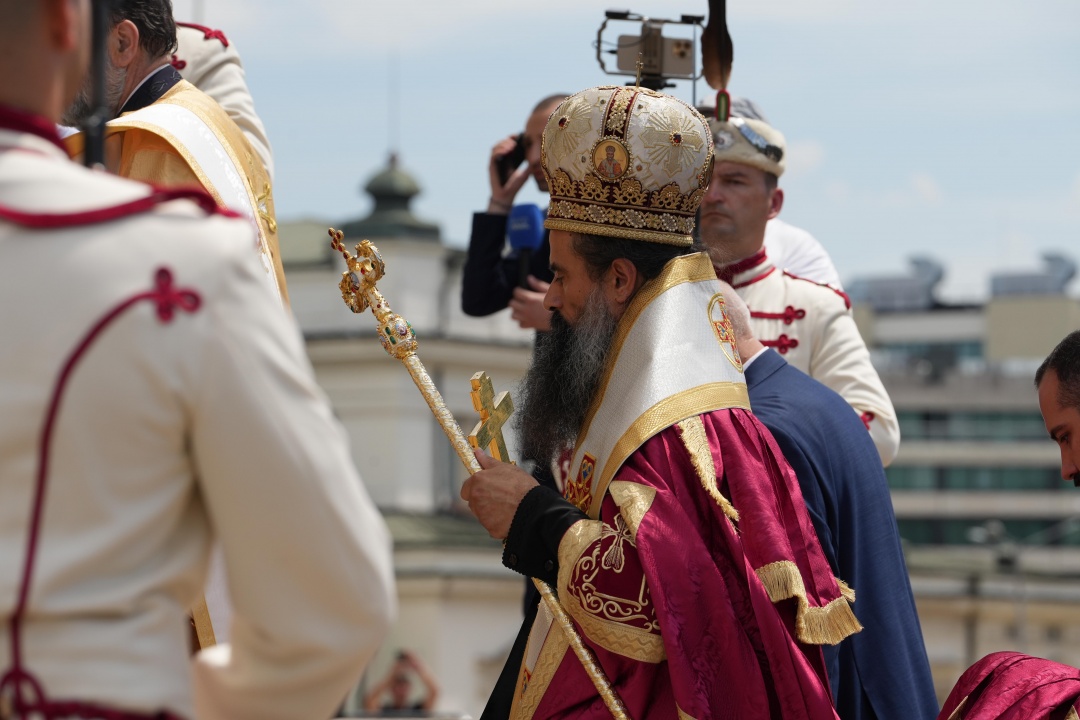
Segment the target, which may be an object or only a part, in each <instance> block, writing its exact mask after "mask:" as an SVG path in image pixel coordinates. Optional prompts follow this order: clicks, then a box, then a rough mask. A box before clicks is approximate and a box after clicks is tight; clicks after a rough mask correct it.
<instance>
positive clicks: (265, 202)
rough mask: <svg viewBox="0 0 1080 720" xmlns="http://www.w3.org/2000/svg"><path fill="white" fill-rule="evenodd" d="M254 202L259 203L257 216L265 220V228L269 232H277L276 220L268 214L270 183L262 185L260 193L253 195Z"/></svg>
mask: <svg viewBox="0 0 1080 720" xmlns="http://www.w3.org/2000/svg"><path fill="white" fill-rule="evenodd" d="M255 202H256V203H258V205H259V217H261V218H262V219H263V220H265V221H266V228H267V229H268V230H269V231H270V232H271V233H276V232H277V220H275V219H274V216H273V215H271V214H270V207H269V203H270V183H266V184H264V185H263V191H262V194H260V195H256V196H255Z"/></svg>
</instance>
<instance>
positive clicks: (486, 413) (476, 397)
mask: <svg viewBox="0 0 1080 720" xmlns="http://www.w3.org/2000/svg"><path fill="white" fill-rule="evenodd" d="M469 382H470V384H471V385H472V392H470V393H469V396H470V397H472V403H473V409H474V410H476V412H478V413H480V422H478V423H476V427H474V428H473V431H472V434H470V435H469V444H470V445H472V446H473V447H474V448H484V449H485V450H487V451H488V452H490V453H491V456H492V457H494V458H495V459H496V460H501V461H503V462H509V461H510V457H509V454H508V453H507V452H506V440H505V438H503V433H502V429H503V425H505V424H506V421H507V420H509V419H510V416H511V415H512V414H513V413H514V401H513V400H511V399H510V393H508V392H506V391H505V390H504V391H503V392H501V393H499V397H495V390H494V388H493V387H492V386H491V378H490V377H488V374H487V373H486V372H478V373H476V374H475V375H473V376H472V379H471V380H470V381H469Z"/></svg>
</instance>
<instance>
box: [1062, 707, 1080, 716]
mask: <svg viewBox="0 0 1080 720" xmlns="http://www.w3.org/2000/svg"><path fill="white" fill-rule="evenodd" d="M1065 720H1080V715H1078V714H1077V712H1076V706H1075V705H1073V706H1072V707H1070V708H1069V712H1068V713H1067V714H1066V715H1065Z"/></svg>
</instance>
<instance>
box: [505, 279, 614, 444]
mask: <svg viewBox="0 0 1080 720" xmlns="http://www.w3.org/2000/svg"><path fill="white" fill-rule="evenodd" d="M617 325H618V321H617V320H616V319H615V317H614V316H612V315H611V313H610V312H609V311H608V308H607V305H606V304H605V303H604V296H603V293H602V292H601V291H600V289H599V288H597V289H596V290H594V291H593V292H592V294H591V295H589V297H588V299H587V300H586V301H585V308H584V310H583V312H582V314H581V318H580V319H579V320H578V322H577V324H576V325H575V326H573V327H571V326H570V324H569V323H567V322H566V320H565V319H564V318H563V316H562V315H560V314H559V312H558V311H556V312H555V313H553V314H552V318H551V331H550V332H547V333H537V335H536V347H535V348H534V349H533V358H532V364H531V365H530V366H529V371H528V373H527V374H526V375H525V378H524V379H523V380H522V381H521V385H520V387H519V388H518V402H517V403H516V404H517V407H518V413H517V417H518V420H517V427H518V430H519V432H520V436H521V445H522V451H523V454H524V456H525V458H526V459H528V460H535V461H536V462H538V463H543V464H545V465H546V464H548V463H550V462H551V461H552V460H554V459H555V458H556V457H557V456H558V454H559V453H561V452H562V451H563V450H564V449H565V448H567V447H569V446H571V445H572V444H573V443H574V441H575V440H576V439H577V435H578V432H579V431H580V430H581V426H582V424H583V423H584V422H585V416H586V414H588V412H589V407H590V406H591V405H592V401H593V398H594V397H595V395H596V393H597V391H598V390H599V389H600V379H601V376H602V375H603V373H604V368H605V367H606V365H607V360H608V355H609V354H610V351H611V340H612V338H613V337H614V335H615V328H616V326H617Z"/></svg>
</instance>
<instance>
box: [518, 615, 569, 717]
mask: <svg viewBox="0 0 1080 720" xmlns="http://www.w3.org/2000/svg"><path fill="white" fill-rule="evenodd" d="M537 617H539V615H537ZM569 649H570V640H569V639H567V636H566V633H564V632H562V630H560V629H559V628H557V627H555V623H554V622H552V624H551V627H550V628H549V629H548V632H547V635H545V636H544V643H543V645H542V646H541V647H540V654H539V655H538V656H537V658H536V665H535V666H534V667H533V671H532V677H531V678H529V685H528V687H526V688H525V692H524V693H522V692H521V683H522V679H523V677H522V676H523V673H524V672H525V660H524V659H522V661H521V668H520V669H519V670H518V678H517V685H516V686H515V687H514V701H513V702H512V703H511V704H510V717H511V718H514V719H515V720H519V719H520V720H531V718H532V716H533V715H534V714H535V713H536V708H537V707H539V706H540V701H541V700H543V699H544V695H545V694H546V693H547V690H548V687H549V686H550V685H551V680H552V679H553V678H554V677H555V671H557V670H558V669H559V666H560V665H562V662H563V660H564V659H565V658H566V653H567V651H568V650H569ZM528 655H529V650H528V647H526V648H525V657H528Z"/></svg>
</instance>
